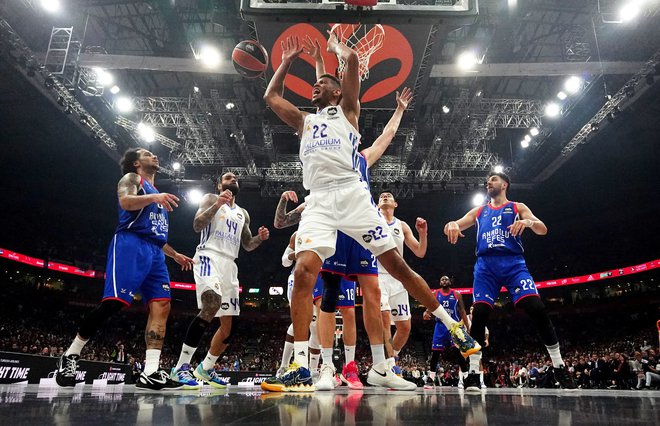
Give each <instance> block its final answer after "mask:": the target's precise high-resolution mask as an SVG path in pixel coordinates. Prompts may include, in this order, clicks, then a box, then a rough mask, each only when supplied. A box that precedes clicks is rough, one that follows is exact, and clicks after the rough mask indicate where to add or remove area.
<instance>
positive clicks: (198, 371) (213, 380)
mask: <svg viewBox="0 0 660 426" xmlns="http://www.w3.org/2000/svg"><path fill="white" fill-rule="evenodd" d="M193 375H194V376H195V377H196V378H198V379H199V381H200V382H206V383H208V384H209V385H211V386H212V387H214V388H216V389H226V388H227V382H225V381H224V380H222V379H221V378H220V376H218V373H216V372H215V368H211V369H210V370H204V367H202V364H199V365H198V366H197V368H195V371H194V372H193Z"/></svg>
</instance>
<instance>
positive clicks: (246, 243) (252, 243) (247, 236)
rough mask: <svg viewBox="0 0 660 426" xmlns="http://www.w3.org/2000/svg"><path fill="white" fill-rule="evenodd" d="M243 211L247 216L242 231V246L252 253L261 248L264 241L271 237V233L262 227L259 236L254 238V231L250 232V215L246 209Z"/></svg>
mask: <svg viewBox="0 0 660 426" xmlns="http://www.w3.org/2000/svg"><path fill="white" fill-rule="evenodd" d="M241 210H243V214H244V215H245V223H244V224H243V231H241V245H242V246H243V248H244V249H245V250H246V251H252V250H254V249H256V248H257V247H259V246H260V245H261V243H262V241H266V240H267V239H268V238H269V237H270V231H269V230H268V228H266V227H265V226H260V227H259V230H258V231H257V235H255V236H254V237H253V236H252V231H250V215H249V214H248V212H247V211H246V210H245V209H241Z"/></svg>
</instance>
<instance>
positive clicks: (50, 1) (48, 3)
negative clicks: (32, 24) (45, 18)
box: [39, 0, 62, 13]
mask: <svg viewBox="0 0 660 426" xmlns="http://www.w3.org/2000/svg"><path fill="white" fill-rule="evenodd" d="M39 3H40V4H41V7H42V8H43V9H44V10H45V11H46V12H49V13H55V12H57V11H59V10H60V8H61V7H62V5H61V4H60V0H41V1H40V2H39Z"/></svg>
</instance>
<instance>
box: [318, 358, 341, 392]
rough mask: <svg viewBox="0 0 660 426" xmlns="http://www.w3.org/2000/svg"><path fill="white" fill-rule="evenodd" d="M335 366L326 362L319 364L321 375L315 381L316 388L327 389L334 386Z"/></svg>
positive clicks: (332, 388) (331, 388)
mask: <svg viewBox="0 0 660 426" xmlns="http://www.w3.org/2000/svg"><path fill="white" fill-rule="evenodd" d="M336 387H337V386H336V382H335V368H334V367H333V366H331V365H328V364H322V365H321V377H319V381H318V382H316V390H320V391H329V390H334V389H335V388H336Z"/></svg>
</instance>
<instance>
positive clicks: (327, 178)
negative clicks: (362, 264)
mask: <svg viewBox="0 0 660 426" xmlns="http://www.w3.org/2000/svg"><path fill="white" fill-rule="evenodd" d="M282 48H283V49H282V63H281V64H280V66H279V68H278V69H277V71H276V72H275V74H274V75H273V78H272V80H271V81H270V83H269V85H268V88H267V89H266V93H265V95H264V100H265V101H266V102H267V104H268V105H269V106H270V107H271V108H272V109H273V111H274V112H275V113H276V114H277V115H278V116H279V117H280V118H281V119H282V120H283V121H284V122H285V123H287V124H288V125H289V126H291V127H292V128H294V129H295V130H296V131H297V132H298V134H299V135H300V137H301V141H300V160H301V162H302V167H303V185H304V186H305V188H306V189H308V190H310V194H309V195H308V196H307V198H306V199H305V202H306V208H305V211H304V212H303V214H302V218H301V222H300V226H299V228H298V236H297V239H296V259H297V264H296V270H295V274H294V282H295V284H294V286H293V293H292V302H291V317H292V320H293V330H294V339H295V341H294V352H295V359H296V361H297V362H298V364H300V366H301V367H300V368H299V369H298V371H297V372H296V373H295V376H296V377H297V380H296V381H297V385H298V386H309V385H311V375H310V373H309V370H308V369H307V366H308V360H307V347H308V345H309V343H308V328H309V324H310V322H311V318H312V309H311V306H309V303H308V300H309V295H310V294H311V292H312V288H313V286H314V282H315V281H316V276H317V275H318V272H319V271H320V270H321V266H322V263H323V260H324V259H326V258H327V257H330V256H331V255H332V254H333V253H334V250H335V241H336V235H337V231H338V230H340V231H342V232H344V233H345V234H347V235H348V236H350V237H351V238H353V239H355V240H357V241H359V242H360V243H361V244H363V246H364V247H365V248H367V249H369V250H370V251H371V252H372V253H373V254H374V255H375V256H377V257H378V259H379V260H380V262H381V263H382V264H383V266H384V267H385V268H386V269H387V270H388V271H389V272H390V273H391V274H392V275H393V276H394V277H395V278H397V279H398V280H400V281H401V282H403V283H404V286H405V287H406V289H407V290H408V291H409V293H411V294H412V295H413V297H415V298H417V299H418V300H419V301H420V302H421V303H422V304H423V305H425V306H427V307H428V308H429V310H431V311H432V312H433V314H434V315H436V316H438V317H440V318H441V319H442V320H443V322H444V323H445V324H447V326H448V327H449V328H450V330H451V331H452V335H453V336H454V337H455V338H456V341H457V344H459V345H460V346H461V348H462V350H463V352H464V353H465V355H469V354H470V353H473V352H476V351H478V350H479V349H480V346H479V345H478V344H477V343H476V342H475V341H474V340H473V339H472V338H471V337H470V336H469V335H468V334H467V332H466V331H465V328H464V327H462V326H461V325H460V324H459V323H456V322H455V321H454V320H452V319H451V317H450V316H449V315H448V314H447V312H445V311H444V310H443V309H442V307H440V305H439V304H438V302H437V301H436V300H435V298H434V297H433V295H432V294H431V292H430V290H429V288H428V285H427V284H426V282H425V281H424V280H423V279H422V278H421V277H420V276H419V275H417V274H416V273H415V272H414V271H412V269H410V267H409V266H408V265H407V264H406V263H405V262H404V261H403V258H402V257H401V255H400V254H398V252H397V251H396V250H394V248H395V247H396V243H394V241H393V240H392V238H391V236H390V234H389V232H388V227H387V223H386V222H385V221H384V220H383V218H382V217H381V216H380V215H379V213H378V211H377V209H376V207H375V206H374V205H373V201H372V200H371V194H370V193H369V190H368V189H367V188H365V185H364V183H363V182H361V180H360V176H359V173H358V170H357V167H356V166H357V161H356V160H357V145H358V141H359V140H360V135H359V132H358V131H357V114H358V94H359V89H360V79H359V75H358V58H357V54H356V53H355V51H353V50H352V49H350V48H349V47H347V46H345V45H342V44H339V43H338V42H337V40H336V37H334V36H332V35H331V37H330V40H329V41H328V50H329V51H331V52H333V53H335V54H337V55H339V56H341V57H342V59H344V60H345V61H346V63H347V67H346V72H345V73H344V78H343V80H342V81H341V82H340V81H338V80H337V79H336V78H335V77H333V76H331V75H327V76H323V77H322V78H320V79H318V80H317V82H316V83H315V84H314V88H313V92H312V103H313V104H314V105H315V106H316V107H317V109H318V112H317V114H309V113H306V112H302V111H300V110H299V109H298V108H296V107H295V106H294V105H293V104H291V103H290V102H289V101H287V100H285V99H284V98H283V97H282V93H283V90H284V77H285V76H286V74H287V72H288V69H289V67H290V66H291V64H292V63H293V61H294V60H295V59H296V58H297V57H298V56H299V55H300V54H301V53H302V50H303V49H302V47H301V45H300V43H299V41H298V39H297V38H291V37H289V38H287V40H286V42H283V43H282ZM370 374H377V375H379V376H381V377H387V376H388V375H392V374H394V373H393V372H391V371H388V369H387V366H386V365H385V362H381V363H378V364H374V366H373V367H372V370H371V371H370Z"/></svg>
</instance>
